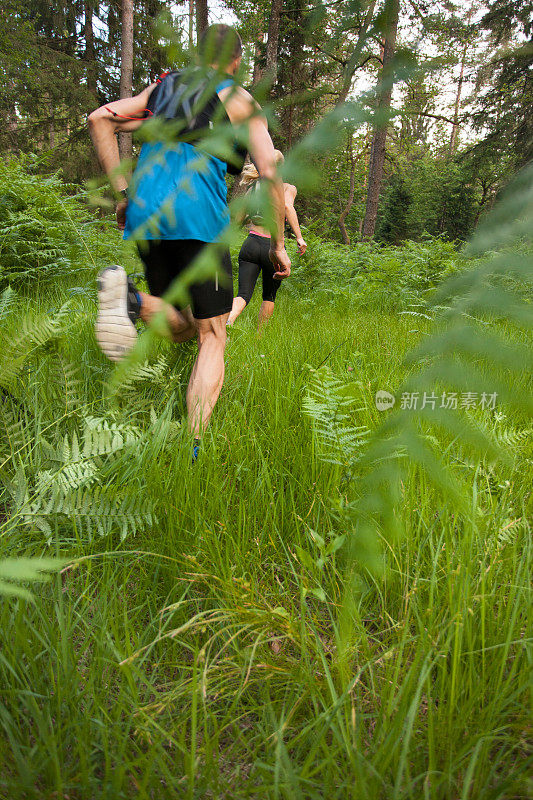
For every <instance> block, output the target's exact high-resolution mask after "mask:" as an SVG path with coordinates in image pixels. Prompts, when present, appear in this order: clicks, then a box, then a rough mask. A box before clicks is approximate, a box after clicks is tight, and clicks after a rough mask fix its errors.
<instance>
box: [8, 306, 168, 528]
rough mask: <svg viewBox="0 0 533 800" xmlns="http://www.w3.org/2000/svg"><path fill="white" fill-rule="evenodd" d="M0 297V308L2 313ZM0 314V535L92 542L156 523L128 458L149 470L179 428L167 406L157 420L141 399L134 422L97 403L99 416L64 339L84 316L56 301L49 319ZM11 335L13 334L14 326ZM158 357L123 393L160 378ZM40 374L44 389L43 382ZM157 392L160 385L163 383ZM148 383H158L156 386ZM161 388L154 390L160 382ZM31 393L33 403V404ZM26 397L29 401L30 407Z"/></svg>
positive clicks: (162, 363)
mask: <svg viewBox="0 0 533 800" xmlns="http://www.w3.org/2000/svg"><path fill="white" fill-rule="evenodd" d="M6 298H7V300H10V299H11V298H12V293H10V290H6V292H4V295H3V296H2V301H3V302H2V303H1V305H0V308H5V307H6ZM11 304H12V308H11V312H9V311H8V312H7V313H6V319H5V320H4V325H5V327H4V331H3V336H2V356H1V357H0V364H1V378H0V391H1V392H2V395H1V397H2V402H1V404H0V430H1V431H2V445H1V447H0V474H1V477H2V485H3V491H2V492H1V494H0V502H1V503H2V505H3V508H4V509H5V513H6V515H7V518H6V521H4V522H3V524H2V529H3V530H4V532H7V531H8V532H9V533H10V535H13V532H14V531H15V530H26V531H29V532H31V531H40V532H41V533H42V534H44V536H45V538H46V540H47V541H48V542H51V541H52V540H53V538H54V536H56V535H57V534H60V535H61V536H63V537H65V536H66V537H68V538H70V537H71V536H72V533H74V535H75V537H78V538H79V537H81V538H83V539H85V540H91V538H92V537H93V536H94V535H99V536H105V535H108V534H111V533H118V534H119V535H120V537H121V538H125V537H126V536H127V535H132V534H135V533H136V532H138V531H139V530H141V529H143V528H145V527H146V526H148V525H151V524H153V523H154V521H155V519H156V515H155V511H154V506H153V503H152V502H151V500H150V498H148V497H146V496H144V495H143V487H144V483H143V481H142V479H140V475H139V474H137V472H136V471H134V474H133V475H132V476H129V475H128V471H129V468H130V465H131V463H132V462H131V459H132V457H133V455H135V458H136V460H137V463H140V462H138V459H140V460H141V461H143V459H146V462H147V463H152V462H153V461H154V459H156V458H157V457H159V456H160V455H161V453H162V452H163V451H164V450H165V448H166V447H168V446H169V444H170V443H171V442H172V441H173V440H174V438H175V437H176V435H177V433H178V432H179V428H178V427H177V426H176V424H175V423H173V422H172V420H171V418H170V407H168V408H165V407H163V408H162V409H160V411H159V413H158V414H156V413H155V411H154V409H153V406H151V405H150V401H149V400H145V398H142V401H141V402H140V403H138V404H137V405H138V408H139V412H141V409H142V417H143V421H142V423H141V425H139V424H134V423H132V422H131V420H130V419H129V414H128V415H126V416H125V417H124V416H122V415H121V414H120V412H119V411H118V408H117V407H115V408H108V407H106V404H105V403H104V404H103V405H104V408H105V411H104V409H102V415H101V416H95V414H94V411H92V412H89V410H88V409H87V407H86V406H84V403H83V399H82V391H83V376H82V372H81V370H80V367H79V365H77V364H74V363H73V362H72V360H71V358H70V357H69V355H68V349H67V348H66V347H65V340H66V338H67V337H69V336H72V334H73V330H74V329H75V327H76V326H77V325H79V324H80V322H81V321H82V319H83V317H82V316H81V315H80V313H79V309H78V310H77V309H76V308H75V307H74V305H73V304H72V301H71V305H69V304H68V303H66V304H64V305H63V306H62V307H61V308H60V309H59V311H58V312H57V313H56V314H55V315H49V314H43V315H37V316H36V315H34V314H33V315H30V314H26V315H22V316H21V315H20V313H19V314H15V313H13V312H14V310H15V307H16V306H15V302H14V301H13V300H11ZM14 326H15V327H16V328H17V329H18V331H19V333H18V334H17V335H16V336H13V334H12V330H13V327H14ZM165 369H167V370H168V365H167V363H166V362H165V361H163V359H162V358H160V359H159V360H158V361H157V362H156V364H155V365H154V366H153V367H151V368H150V369H148V367H146V366H145V367H144V368H142V369H138V370H137V372H136V373H132V374H130V375H129V376H128V382H127V384H126V385H124V386H123V387H122V389H123V396H124V397H128V396H129V397H130V399H131V394H128V393H130V392H131V391H132V389H133V388H134V387H135V385H136V384H137V385H138V384H139V382H142V381H143V380H146V379H147V377H151V378H152V379H154V378H155V379H156V381H157V377H158V376H160V378H161V377H162V375H163V371H164V370H165ZM44 374H46V376H47V382H46V383H45V384H43V383H42V380H43V375H44ZM164 384H165V387H166V386H168V380H167V378H165V380H164ZM156 385H157V382H156ZM160 385H161V384H160ZM39 396H40V402H39V401H38V400H37V398H38V397H39ZM29 398H32V402H31V404H30V403H29Z"/></svg>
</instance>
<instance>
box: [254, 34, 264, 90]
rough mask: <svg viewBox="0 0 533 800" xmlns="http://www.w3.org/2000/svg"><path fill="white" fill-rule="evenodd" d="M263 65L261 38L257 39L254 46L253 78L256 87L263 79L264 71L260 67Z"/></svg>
mask: <svg viewBox="0 0 533 800" xmlns="http://www.w3.org/2000/svg"><path fill="white" fill-rule="evenodd" d="M260 63H261V42H260V40H259V38H257V39H256V42H255V45H254V73H253V76H252V85H253V86H255V85H256V83H259V81H260V80H261V78H262V77H263V71H262V69H261V66H260Z"/></svg>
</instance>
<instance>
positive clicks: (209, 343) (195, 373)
mask: <svg viewBox="0 0 533 800" xmlns="http://www.w3.org/2000/svg"><path fill="white" fill-rule="evenodd" d="M228 316H229V315H228V314H221V315H220V316H219V317H211V318H210V319H197V320H195V323H196V328H197V330H198V357H197V359H196V361H195V364H194V367H193V370H192V373H191V379H190V381H189V386H188V388H187V411H188V415H189V430H190V431H191V433H193V434H194V436H195V437H200V436H201V434H202V431H203V430H204V429H205V427H206V425H207V423H208V422H209V418H210V417H211V414H212V411H213V408H214V407H215V403H216V401H217V400H218V396H219V394H220V390H221V389H222V384H223V382H224V349H225V347H226V322H227V320H228Z"/></svg>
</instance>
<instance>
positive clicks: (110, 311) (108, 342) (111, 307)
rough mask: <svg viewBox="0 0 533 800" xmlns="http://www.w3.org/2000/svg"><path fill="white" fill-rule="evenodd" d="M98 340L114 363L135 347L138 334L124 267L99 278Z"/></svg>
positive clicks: (116, 267) (96, 331) (102, 273)
mask: <svg viewBox="0 0 533 800" xmlns="http://www.w3.org/2000/svg"><path fill="white" fill-rule="evenodd" d="M95 333H96V340H97V342H98V344H99V345H100V348H101V349H102V351H103V352H104V353H105V354H106V356H107V357H108V358H109V359H111V361H120V360H121V359H123V358H124V356H126V355H127V354H128V353H129V352H130V351H131V350H132V349H133V347H134V345H135V341H136V339H137V330H136V328H135V325H134V324H133V322H132V321H131V320H130V318H129V316H128V276H127V275H126V271H125V270H124V268H123V267H120V266H118V265H117V266H114V267H107V268H106V269H104V270H102V272H101V273H100V274H99V276H98V316H97V318H96V325H95Z"/></svg>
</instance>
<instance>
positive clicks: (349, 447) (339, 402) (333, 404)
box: [303, 367, 369, 470]
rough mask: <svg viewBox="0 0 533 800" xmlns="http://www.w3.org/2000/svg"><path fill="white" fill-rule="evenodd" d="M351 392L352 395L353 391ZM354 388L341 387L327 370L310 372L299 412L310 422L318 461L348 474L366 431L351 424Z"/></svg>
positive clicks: (364, 438) (354, 386)
mask: <svg viewBox="0 0 533 800" xmlns="http://www.w3.org/2000/svg"><path fill="white" fill-rule="evenodd" d="M354 390H355V391H354ZM356 390H357V387H356V385H355V384H343V383H342V382H341V381H340V380H339V379H338V378H337V377H336V376H335V375H333V373H332V372H331V370H330V369H329V367H321V368H320V369H318V370H313V371H312V376H311V381H310V384H309V386H308V389H307V395H306V397H305V398H304V401H303V410H304V413H305V414H307V416H309V417H311V419H312V420H313V430H314V433H315V436H316V437H317V438H318V440H319V442H320V445H321V452H320V454H319V457H320V459H321V460H322V461H324V462H326V463H328V464H336V465H338V466H340V467H343V469H344V470H352V469H353V467H354V465H355V464H356V462H357V461H358V459H359V458H360V456H361V453H362V451H363V447H364V445H365V443H366V441H367V437H368V434H369V430H368V428H367V427H366V426H364V425H360V426H355V425H353V422H352V417H353V405H354V402H355V399H356V396H357V391H356Z"/></svg>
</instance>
